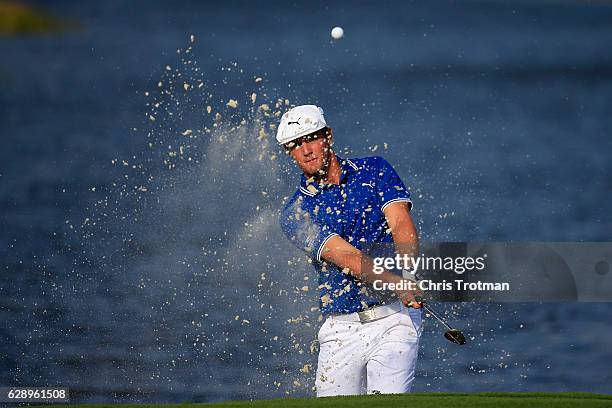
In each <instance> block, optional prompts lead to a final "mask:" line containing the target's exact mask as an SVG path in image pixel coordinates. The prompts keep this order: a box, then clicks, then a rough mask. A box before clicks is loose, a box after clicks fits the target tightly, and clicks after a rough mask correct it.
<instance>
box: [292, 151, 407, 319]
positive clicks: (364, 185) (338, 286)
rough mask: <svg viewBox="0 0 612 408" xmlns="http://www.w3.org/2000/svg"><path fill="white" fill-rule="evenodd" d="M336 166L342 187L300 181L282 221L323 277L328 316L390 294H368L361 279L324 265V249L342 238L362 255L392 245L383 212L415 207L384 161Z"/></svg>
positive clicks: (322, 291)
mask: <svg viewBox="0 0 612 408" xmlns="http://www.w3.org/2000/svg"><path fill="white" fill-rule="evenodd" d="M338 162H339V163H340V165H341V167H342V175H341V178H340V184H339V185H336V184H318V183H316V182H314V181H312V180H307V179H306V177H305V176H304V175H302V179H301V183H300V187H299V189H298V190H297V191H296V192H295V193H294V194H293V196H292V197H291V199H290V200H289V202H288V203H287V205H286V206H285V208H284V210H283V212H282V214H281V219H280V223H281V227H282V229H283V231H284V233H285V234H286V235H287V237H288V238H289V240H290V241H291V242H292V243H293V244H294V245H295V246H297V247H298V248H299V249H301V250H303V251H305V252H306V253H307V254H308V255H309V256H310V257H311V258H312V261H313V262H312V263H313V265H314V267H315V269H316V270H317V272H318V273H319V290H320V300H319V305H320V307H321V312H322V313H323V314H324V315H328V314H331V313H352V312H357V311H361V310H363V309H366V308H368V307H371V306H374V305H378V304H380V303H384V302H385V301H387V300H389V298H390V294H389V293H386V294H384V293H373V292H372V291H371V290H370V291H368V290H367V288H365V287H364V285H363V284H362V282H361V281H359V279H357V278H355V277H354V276H353V275H351V274H348V273H343V272H342V270H340V268H338V267H336V266H335V265H334V264H332V263H327V262H325V261H323V260H322V257H321V251H322V249H323V247H324V245H325V243H326V242H327V241H328V240H329V239H330V238H331V237H333V236H334V235H339V236H340V237H342V238H343V239H345V240H346V241H348V242H349V243H350V244H351V245H353V246H354V247H356V248H357V249H359V250H362V251H363V250H364V247H367V244H368V243H390V244H391V243H392V242H393V237H392V235H391V232H390V231H389V226H388V225H387V221H386V219H385V214H384V213H383V211H384V209H385V208H386V207H387V206H388V205H389V204H391V203H394V202H398V201H404V202H407V203H409V207H411V206H412V202H411V200H410V193H409V192H408V190H407V189H406V186H404V183H402V181H401V180H400V178H399V176H398V175H397V173H396V172H395V170H394V169H393V167H391V165H390V164H389V163H388V162H387V161H386V160H385V159H383V158H382V157H377V156H375V157H365V158H360V159H342V158H340V157H338ZM390 247H391V245H390ZM389 255H391V256H393V254H389Z"/></svg>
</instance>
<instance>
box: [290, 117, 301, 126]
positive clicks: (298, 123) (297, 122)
mask: <svg viewBox="0 0 612 408" xmlns="http://www.w3.org/2000/svg"><path fill="white" fill-rule="evenodd" d="M300 119H302V118H301V117H299V118H297V120H296V121H295V122H287V126H289V125H293V124H294V123H295V124H296V125H298V126H299V125H300Z"/></svg>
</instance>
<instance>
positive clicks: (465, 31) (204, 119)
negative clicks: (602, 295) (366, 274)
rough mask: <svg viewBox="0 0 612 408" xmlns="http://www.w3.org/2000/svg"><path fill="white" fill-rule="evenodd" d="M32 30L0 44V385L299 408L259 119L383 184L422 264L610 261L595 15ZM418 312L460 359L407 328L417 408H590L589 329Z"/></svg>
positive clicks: (305, 329) (602, 67)
mask: <svg viewBox="0 0 612 408" xmlns="http://www.w3.org/2000/svg"><path fill="white" fill-rule="evenodd" d="M35 4H36V3H35ZM40 6H41V7H43V8H44V9H45V10H48V11H49V12H50V13H52V14H54V15H56V16H61V17H63V18H65V19H67V20H71V21H76V22H78V23H79V28H78V29H75V30H72V31H68V32H66V33H63V34H59V35H48V36H30V37H27V36H26V37H10V38H2V39H0V44H1V50H2V59H1V60H0V124H1V126H0V129H1V140H2V142H3V146H2V149H0V208H1V214H2V215H1V217H0V227H1V228H2V234H1V235H0V244H1V245H0V257H1V258H0V259H2V275H1V276H2V279H1V280H0V344H1V347H0V385H5V386H9V385H21V386H43V385H58V386H69V387H70V388H71V389H72V390H73V396H74V399H73V400H74V401H87V402H110V401H187V400H190V401H213V400H225V399H247V398H273V397H281V396H287V395H289V396H306V395H313V391H312V390H311V387H312V386H313V385H314V377H313V370H314V367H315V363H316V352H311V350H310V346H311V342H312V341H313V340H314V339H315V333H316V329H317V327H318V325H319V324H320V323H319V322H318V313H317V311H316V310H314V311H312V310H311V308H313V307H316V303H317V302H316V295H315V290H314V289H315V284H314V282H315V280H316V277H315V276H314V274H313V272H312V271H311V268H310V266H309V265H308V263H307V262H306V261H305V259H304V258H303V257H302V256H301V255H300V254H299V253H296V252H295V250H294V249H293V247H291V245H290V244H288V243H287V242H286V241H285V239H284V237H283V236H282V234H281V232H280V231H279V228H278V226H277V222H276V216H277V214H278V210H279V208H280V207H281V203H282V199H283V197H286V196H288V195H289V194H290V193H291V192H292V189H293V186H294V185H295V183H296V182H297V173H296V172H295V170H294V169H293V167H292V166H291V163H290V162H289V160H288V159H287V158H286V157H283V154H282V152H281V151H280V150H278V149H277V148H276V147H275V146H274V144H273V141H272V140H271V139H272V135H273V133H274V132H273V130H271V129H270V128H269V125H270V124H273V123H275V121H276V119H275V117H274V116H273V113H274V112H275V111H278V110H283V109H285V108H284V105H283V107H281V108H279V109H276V108H275V106H274V104H275V102H276V100H277V98H282V99H283V100H284V99H285V98H286V99H288V100H289V102H290V103H291V104H303V103H317V104H320V105H321V106H323V107H324V109H325V111H326V118H327V120H328V122H330V124H331V126H332V127H333V129H334V137H335V146H336V149H337V150H338V151H339V152H341V154H344V155H348V156H363V155H368V154H380V155H383V156H384V157H385V158H387V159H388V160H389V161H390V162H391V163H392V164H394V166H395V167H396V168H397V170H398V172H399V173H400V175H401V176H402V178H403V179H404V181H405V182H406V184H407V185H408V187H409V188H410V189H411V191H412V194H413V197H414V202H415V208H414V212H413V216H414V218H415V220H416V221H417V223H418V226H419V230H420V232H421V235H422V237H423V239H427V240H475V241H493V240H497V241H504V240H514V241H608V240H609V239H610V231H611V229H612V217H611V216H610V211H609V208H610V206H609V203H610V202H611V201H612V177H611V174H612V165H611V163H612V161H611V160H610V152H611V151H612V141H611V139H610V137H609V135H610V133H611V131H612V120H611V119H610V118H612V111H611V110H612V108H611V105H610V103H609V100H610V95H611V92H612V56H610V54H609V44H610V43H611V41H612V24H611V23H612V7H611V6H609V5H607V4H605V3H595V4H582V3H578V2H576V3H574V2H542V3H534V2H503V3H502V2H453V3H446V2H426V3H410V2H396V3H384V4H382V5H381V4H377V3H371V4H352V3H351V4H349V3H344V4H343V3H334V4H327V3H324V2H321V3H316V2H315V3H313V2H309V3H307V4H306V3H304V4H296V5H287V4H285V3H283V2H266V3H265V4H258V5H249V4H243V5H241V6H240V7H238V6H236V5H235V6H224V7H221V6H219V5H215V4H205V3H200V2H194V3H184V4H180V5H176V4H170V3H166V2H129V3H123V2H103V3H95V4H94V3H85V2H82V3H76V2H54V3H53V4H47V3H40ZM334 25H341V26H343V28H344V30H345V34H346V36H345V38H344V39H343V40H342V41H340V42H336V43H332V42H331V41H330V37H329V31H330V29H331V27H332V26H334ZM191 34H193V35H194V36H195V42H194V43H191V42H190V35H191ZM190 46H191V47H192V49H191V50H190V51H189V52H188V53H187V52H186V50H187V48H188V47H190ZM177 49H180V50H181V52H180V53H177ZM166 66H169V67H170V70H169V71H168V70H166ZM179 74H180V76H179ZM257 77H261V78H262V81H261V82H255V78H257ZM200 80H201V81H202V83H203V84H204V85H203V86H202V88H198V87H197V86H198V84H199V82H198V81H200ZM159 81H162V82H163V84H162V87H158V82H159ZM185 82H187V83H189V85H193V86H194V87H193V88H190V89H189V90H188V91H185V90H184V88H183V83H185ZM165 91H168V93H164V92H165ZM146 92H148V93H149V94H148V95H146V94H145V93H146ZM253 92H255V93H256V94H257V100H256V103H255V105H254V107H253V109H252V108H251V106H253V105H252V104H251V101H250V95H251V94H252V93H253ZM230 98H231V99H236V100H238V102H239V107H238V108H237V109H231V108H227V107H226V103H227V102H228V100H229V99H230ZM155 103H160V106H159V107H157V108H156V107H155V106H154V105H155ZM262 103H267V104H269V106H270V108H271V110H270V111H269V113H270V114H271V116H270V117H267V116H265V115H264V114H263V113H262V111H261V110H260V109H258V106H260V105H261V104H262ZM283 104H284V101H283ZM208 105H210V106H211V108H212V115H209V114H208V113H206V106H208ZM216 112H220V113H221V114H222V118H221V119H220V121H219V122H218V124H217V126H216V127H215V126H214V123H215V122H214V119H213V118H214V114H215V113H216ZM170 113H172V115H170ZM149 115H154V116H155V118H156V120H155V121H154V122H153V121H151V120H150V119H149ZM242 119H244V120H245V122H244V124H242V125H241V124H240V122H241V120H242ZM261 127H264V128H265V129H266V131H267V134H268V137H267V138H263V140H258V134H259V129H260V128H261ZM205 128H208V129H210V130H211V133H206V131H205V130H204V129H205ZM187 129H191V130H192V131H193V135H194V136H196V137H192V138H189V137H188V136H184V135H182V134H181V133H183V132H184V131H185V130H187ZM385 144H386V146H387V148H386V149H385ZM180 146H183V150H182V153H181V150H180ZM373 151H374V153H373ZM169 152H173V153H176V155H175V156H171V155H170V154H169ZM190 159H191V160H190ZM124 161H125V163H126V164H125V165H124ZM139 187H144V189H146V191H142V190H139ZM262 274H263V275H262ZM303 286H309V290H308V291H303V290H301V288H302V287H303ZM436 307H437V309H440V310H441V311H443V312H444V313H445V314H446V316H447V317H448V318H449V319H450V320H451V321H453V322H454V324H456V325H457V326H459V327H462V328H464V329H465V331H466V333H468V336H469V340H470V341H469V344H468V345H467V346H466V347H463V348H457V347H453V346H452V345H449V344H447V343H446V341H445V340H444V339H443V337H442V336H441V329H440V328H439V327H437V326H436V323H435V322H434V321H433V320H431V319H428V320H427V321H426V327H425V332H424V335H423V338H422V347H421V355H420V360H419V365H418V372H417V381H416V383H415V387H414V389H415V391H499V390H507V391H592V392H608V393H609V392H610V391H611V390H610V387H609V384H610V383H611V380H612V368H610V364H609V361H611V358H612V351H611V350H610V348H609V347H608V341H607V339H608V338H609V337H610V334H612V332H611V331H612V329H611V327H610V324H609V317H610V314H611V312H612V306H611V305H610V304H604V303H599V304H597V303H595V304H588V303H573V304H561V303H557V304H551V303H547V304H478V305H452V304H439V305H436ZM306 364H310V365H311V369H310V370H309V372H301V371H300V369H303V367H304V365H306ZM303 371H307V370H303Z"/></svg>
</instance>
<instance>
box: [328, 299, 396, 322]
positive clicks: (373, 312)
mask: <svg viewBox="0 0 612 408" xmlns="http://www.w3.org/2000/svg"><path fill="white" fill-rule="evenodd" d="M404 308H405V306H404V304H403V303H402V302H401V301H399V300H398V301H396V302H393V303H389V304H387V305H380V306H374V307H372V308H370V309H366V310H362V311H361V312H354V313H345V314H335V315H330V316H329V317H328V319H332V320H334V321H342V322H360V323H368V322H373V321H375V320H379V319H382V318H383V317H387V316H391V315H392V314H395V313H398V312H401V311H402V309H404Z"/></svg>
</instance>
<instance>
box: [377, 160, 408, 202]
mask: <svg viewBox="0 0 612 408" xmlns="http://www.w3.org/2000/svg"><path fill="white" fill-rule="evenodd" d="M376 186H377V190H378V196H379V200H380V206H381V210H382V211H384V210H385V208H387V206H388V205H389V204H392V203H395V202H398V201H403V202H406V203H408V209H409V210H410V209H412V200H411V199H410V192H408V189H407V188H406V186H405V185H404V183H403V182H402V180H401V179H400V177H399V176H398V174H397V172H396V171H395V169H394V168H393V167H392V166H391V165H390V164H389V162H387V161H386V160H385V159H383V158H382V157H381V158H380V166H379V167H378V181H377V183H376Z"/></svg>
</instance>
